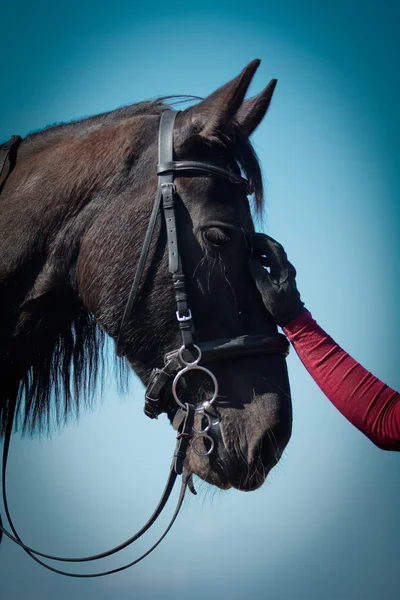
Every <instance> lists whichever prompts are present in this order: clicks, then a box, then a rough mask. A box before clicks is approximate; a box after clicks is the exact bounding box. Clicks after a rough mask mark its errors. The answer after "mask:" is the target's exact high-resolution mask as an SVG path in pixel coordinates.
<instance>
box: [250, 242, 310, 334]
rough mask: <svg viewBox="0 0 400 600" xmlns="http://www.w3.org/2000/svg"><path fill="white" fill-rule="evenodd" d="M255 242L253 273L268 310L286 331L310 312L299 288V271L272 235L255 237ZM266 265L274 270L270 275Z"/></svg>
mask: <svg viewBox="0 0 400 600" xmlns="http://www.w3.org/2000/svg"><path fill="white" fill-rule="evenodd" d="M251 242H252V244H253V250H254V253H253V259H252V260H251V261H250V272H251V274H252V276H253V279H254V281H255V283H256V286H257V288H258V291H259V292H260V294H261V296H262V299H263V302H264V305H265V308H266V309H267V310H268V312H269V313H270V314H271V315H272V316H273V318H274V319H275V321H276V322H277V323H278V325H280V326H281V327H283V326H285V325H287V324H288V323H290V321H293V319H295V318H296V317H298V316H299V315H300V314H301V313H303V312H305V311H306V310H307V309H306V308H305V307H304V303H303V302H302V301H301V298H300V294H299V291H298V289H297V286H296V270H295V268H294V267H293V265H291V264H290V262H289V261H288V259H287V256H286V252H285V251H284V249H283V248H282V246H281V245H280V244H279V243H278V242H276V241H275V240H274V239H272V238H271V237H269V236H268V235H265V234H263V233H254V234H253V235H252V237H251ZM263 264H266V265H267V266H268V267H269V268H270V272H268V271H267V270H266V269H265V268H264V267H263V266H262V265H263Z"/></svg>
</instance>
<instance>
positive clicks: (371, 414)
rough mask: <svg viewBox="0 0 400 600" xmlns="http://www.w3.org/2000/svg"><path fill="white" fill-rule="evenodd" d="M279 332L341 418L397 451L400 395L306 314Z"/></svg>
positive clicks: (379, 444) (386, 446) (375, 442)
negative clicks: (282, 332)
mask: <svg viewBox="0 0 400 600" xmlns="http://www.w3.org/2000/svg"><path fill="white" fill-rule="evenodd" d="M283 330H284V332H285V334H286V335H287V336H288V338H289V340H290V341H291V342H292V344H293V346H294V348H295V350H296V352H297V354H298V355H299V357H300V359H301V361H302V363H303V364H304V366H305V367H306V369H307V371H308V372H309V373H310V375H311V377H312V378H313V379H314V380H315V382H316V383H317V384H318V385H319V387H320V388H321V390H322V391H323V392H324V394H325V395H326V396H327V397H328V398H329V400H330V401H331V402H332V404H333V405H334V406H336V408H337V409H338V410H339V411H340V412H341V413H342V415H344V416H345V417H346V419H348V420H349V421H350V423H352V424H353V425H354V426H355V427H357V429H359V430H360V431H361V432H362V433H364V434H365V435H366V436H367V437H368V438H369V439H370V440H371V441H372V442H374V444H376V445H377V446H378V447H379V448H382V449H383V450H399V451H400V394H399V393H398V392H396V391H395V390H393V389H392V388H390V387H389V386H387V385H385V384H384V383H382V381H380V380H379V379H377V378H376V377H374V375H372V373H370V372H369V371H367V370H366V369H364V367H362V366H361V365H360V364H359V363H358V362H356V361H355V360H354V359H353V358H352V357H351V356H349V354H347V353H346V352H345V351H344V350H342V348H340V346H338V345H337V344H336V342H335V341H334V340H333V339H332V338H331V337H329V336H328V335H327V334H326V333H325V331H324V330H323V329H321V327H320V326H319V325H318V324H317V323H316V321H314V319H313V318H312V316H311V314H310V313H309V312H308V311H307V312H304V313H303V314H301V315H300V316H299V317H297V318H296V319H294V320H293V321H292V322H291V323H289V324H288V325H286V327H284V329H283Z"/></svg>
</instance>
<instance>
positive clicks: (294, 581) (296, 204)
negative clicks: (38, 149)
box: [0, 0, 400, 600]
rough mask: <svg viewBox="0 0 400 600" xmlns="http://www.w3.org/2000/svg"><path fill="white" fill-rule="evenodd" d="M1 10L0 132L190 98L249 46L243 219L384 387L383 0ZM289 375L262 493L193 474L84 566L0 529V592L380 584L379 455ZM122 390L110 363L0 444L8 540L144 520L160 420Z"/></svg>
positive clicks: (395, 13) (391, 509) (396, 572)
mask: <svg viewBox="0 0 400 600" xmlns="http://www.w3.org/2000/svg"><path fill="white" fill-rule="evenodd" d="M6 4H7V6H4V7H2V10H1V42H0V44H1V46H2V48H1V52H2V54H1V57H2V58H1V78H0V79H1V85H2V87H3V91H2V93H1V111H0V138H1V139H4V140H5V139H8V137H9V136H10V135H11V134H14V133H18V134H20V135H22V136H23V135H26V134H27V133H28V132H29V131H32V130H35V129H39V128H42V127H44V126H45V125H48V124H51V123H55V122H59V121H68V120H71V119H74V118H79V117H83V116H87V115H90V114H95V113H98V112H101V111H105V110H111V109H113V108H116V107H118V106H120V105H123V104H130V103H133V102H137V101H140V100H144V99H148V98H152V97H156V96H158V95H166V94H179V93H182V94H185V93H188V94H195V95H200V96H205V95H207V94H209V93H210V92H212V91H213V90H214V89H215V88H216V87H218V86H219V85H221V84H222V83H225V82H226V81H227V80H229V79H230V78H232V77H234V76H236V75H237V74H238V73H239V72H240V71H241V69H242V68H243V67H244V66H245V65H246V64H247V63H248V62H249V61H250V60H252V59H253V58H256V57H257V58H261V59H262V64H261V67H260V68H259V70H258V72H257V75H256V77H255V81H254V83H253V84H252V87H251V90H250V93H251V94H253V93H257V92H258V91H260V90H261V89H262V88H263V87H264V86H265V85H266V83H267V82H268V81H269V79H270V78H271V77H277V78H278V79H279V84H278V87H277V90H276V94H275V96H274V100H273V103H272V106H271V109H270V112H269V114H268V116H267V118H266V119H265V121H264V122H263V124H262V125H261V127H260V128H259V130H258V131H257V132H256V134H255V135H254V144H255V146H256V149H257V152H258V153H259V156H260V159H261V162H262V165H263V168H264V172H265V183H266V190H267V198H268V210H267V218H266V222H265V223H264V224H263V228H264V230H265V231H268V232H269V233H270V234H271V235H273V236H274V237H276V238H277V239H279V240H280V241H281V242H282V243H283V244H284V246H285V247H286V249H287V252H288V255H289V257H290V258H291V260H292V261H293V262H294V264H295V266H296V268H297V270H298V283H299V287H300V290H301V292H302V295H303V298H304V300H305V302H306V304H307V306H308V307H309V308H310V309H311V310H312V312H313V314H314V316H315V317H316V318H317V319H318V321H319V322H320V324H321V325H322V326H323V327H324V328H325V329H326V330H327V331H328V332H329V333H330V334H331V335H332V336H333V337H334V338H335V339H336V340H337V341H338V342H339V343H340V344H341V345H342V346H343V347H344V348H346V350H348V351H349V352H350V353H351V354H352V355H354V356H355V357H356V358H357V359H358V360H359V361H360V362H361V363H362V364H364V366H366V367H367V368H368V369H370V370H371V371H372V372H373V373H374V374H376V375H377V376H378V377H380V378H381V379H383V380H384V381H386V382H387V383H388V384H390V385H392V386H393V387H395V388H396V389H399V388H400V376H399V367H398V365H399V350H398V346H397V344H396V342H397V337H398V335H399V316H398V300H397V299H398V298H399V291H400V290H399V283H398V280H399V257H400V247H399V246H400V243H399V236H398V228H399V224H400V218H399V217H400V215H399V198H400V194H399V192H400V190H399V186H400V175H399V173H398V164H399V139H400V127H399V101H400V94H399V89H400V87H399V77H398V59H399V56H400V43H399V36H398V22H399V13H400V10H399V8H398V6H397V3H396V2H394V1H387V0H386V1H385V2H381V1H380V2H378V0H372V1H365V2H363V4H362V7H361V6H360V3H359V2H357V1H356V0H347V1H346V2H345V1H343V0H336V2H334V3H330V4H326V3H322V2H317V1H315V2H313V1H311V0H304V1H302V2H294V1H286V2H285V1H281V2H280V3H279V7H278V6H277V4H278V3H276V2H272V1H270V0H267V1H265V2H262V3H261V2H260V3H257V2H254V1H252V0H247V1H246V2H242V3H239V4H235V3H233V2H222V1H219V0H216V1H214V2H212V1H209V0H206V1H205V2H203V3H202V4H201V5H198V8H191V7H190V6H189V3H183V2H181V1H177V2H174V3H171V4H167V3H161V2H159V1H158V0H153V2H151V3H150V2H149V3H142V4H140V5H137V4H136V3H135V2H133V1H132V0H130V1H129V2H128V1H124V0H114V1H113V2H107V3H106V2H102V1H101V0H98V1H97V2H84V3H81V2H77V1H76V0H72V1H70V2H68V3H65V2H58V3H56V2H54V1H53V2H46V1H44V0H42V1H36V2H35V3H32V2H24V1H22V2H18V3H17V2H14V3H10V2H7V3H6ZM196 6H197V5H196ZM289 370H290V376H291V385H292V393H293V403H294V431H293V437H292V440H291V441H290V443H289V445H288V448H287V450H286V452H285V454H284V457H283V459H282V461H281V463H280V464H279V466H278V467H276V468H275V469H274V471H273V473H272V474H271V476H270V477H269V479H268V482H267V483H266V484H265V485H264V486H263V487H262V489H260V490H258V491H257V492H252V493H250V494H245V493H240V492H237V491H230V492H219V491H216V492H214V491H213V490H212V489H211V488H209V487H208V486H205V485H203V486H201V485H200V486H199V488H200V495H199V496H198V497H197V498H194V497H190V498H188V499H187V501H186V505H185V509H184V511H183V513H182V515H181V516H180V517H179V519H178V522H177V523H176V525H175V527H174V528H173V530H172V532H171V533H170V534H169V536H168V537H167V539H166V540H165V541H164V542H163V543H162V545H161V546H160V547H159V548H158V549H157V551H156V552H155V553H154V554H152V555H151V556H150V557H149V558H147V559H146V560H145V561H144V562H143V563H141V564H140V565H139V566H137V567H135V568H134V569H131V570H129V571H127V572H124V573H122V574H118V575H114V576H111V577H108V578H105V579H99V580H91V581H80V580H72V579H66V578H62V577H60V576H58V575H54V574H52V573H49V572H46V571H44V570H43V569H42V568H41V567H39V566H38V565H36V564H35V563H34V562H33V561H31V559H30V558H29V557H27V556H26V555H25V554H24V553H23V552H22V551H20V550H19V549H18V548H17V547H15V546H13V545H11V543H10V542H8V541H7V540H5V541H4V542H3V545H2V547H1V549H0V597H1V599H2V600H3V599H4V600H14V599H16V600H19V599H21V600H22V599H23V598H26V597H30V598H34V599H36V598H41V599H43V600H50V599H51V600H53V599H54V598H58V599H60V600H70V599H72V598H77V599H78V600H80V599H82V600H92V599H93V600H94V599H96V600H109V599H113V600H125V599H128V598H129V599H131V598H135V599H142V598H146V599H147V598H149V599H151V600H153V599H154V600H156V599H157V600H158V599H161V598H162V599H169V598H174V599H175V600H180V599H185V600H186V598H188V597H190V598H191V600H197V599H200V598H203V597H205V596H207V597H208V598H211V599H214V598H215V599H218V600H222V599H225V598H227V599H230V600H244V599H245V598H246V599H247V598H252V599H257V600H258V599H264V598H268V599H274V600H291V599H296V600H303V599H304V600H310V599H314V598H315V599H318V600H333V599H338V598H340V599H341V600H353V599H356V598H363V599H365V600H369V599H371V600H372V599H373V600H376V599H381V598H382V599H383V598H384V599H386V600H391V599H395V598H396V599H397V598H399V594H400V592H399V589H400V561H399V542H398V538H399V528H400V519H399V511H398V506H399V495H400V494H399V491H400V463H399V456H398V455H396V454H395V453H387V452H383V451H381V450H378V449H377V448H375V447H374V446H373V445H372V444H371V443H370V442H369V441H368V440H367V439H365V438H364V437H363V436H362V435H361V434H360V433H359V432H358V431H357V430H355V429H354V428H353V427H352V426H351V425H349V424H348V423H347V421H345V419H343V417H341V416H340V415H339V413H338V412H337V411H336V410H335V409H334V408H333V407H332V406H331V405H330V403H329V402H328V400H327V399H326V398H325V397H324V396H323V394H322V393H321V392H320V391H319V389H318V388H317V386H316V385H315V384H314V382H313V381H312V379H311V378H310V376H309V375H308V374H307V373H306V371H305V370H304V368H303V367H302V365H301V364H300V362H299V360H298V358H297V357H296V355H295V353H294V352H292V354H291V356H290V357H289ZM142 402H143V389H142V386H141V385H140V384H139V382H137V381H136V380H135V381H134V382H133V385H132V388H131V392H130V394H129V395H128V396H127V397H126V398H125V399H122V400H121V399H119V398H118V397H117V394H116V391H115V386H114V382H113V377H112V375H110V376H109V378H108V380H107V389H106V392H105V394H104V399H103V401H100V400H99V402H98V403H97V405H96V410H95V411H94V412H93V413H92V414H85V415H83V417H82V419H81V420H80V422H79V424H77V423H70V424H69V426H67V427H66V428H64V429H63V430H62V431H60V432H54V434H53V436H52V439H42V440H39V439H34V440H28V439H24V440H20V438H19V436H16V438H15V439H14V440H13V443H12V448H11V456H10V478H9V494H10V505H11V507H12V510H13V514H14V516H15V521H16V523H17V525H18V527H19V529H20V532H21V534H22V537H23V538H24V539H25V541H26V542H27V543H29V544H31V545H35V546H36V547H39V548H42V549H43V550H45V551H49V552H56V553H58V554H67V555H68V554H69V555H71V554H72V555H84V554H87V553H94V552H99V551H102V550H104V549H106V548H108V547H110V546H111V545H114V544H116V543H118V542H120V541H121V540H122V539H125V538H126V537H128V535H131V533H132V531H136V529H137V528H138V527H139V526H140V525H141V524H142V523H143V522H144V521H145V520H146V519H147V517H148V516H149V513H150V511H151V510H152V507H153V506H154V505H155V503H156V502H157V501H158V498H159V496H160V493H161V490H162V488H163V485H164V480H165V478H166V475H167V471H168V467H169V461H170V457H171V453H172V451H173V446H174V436H173V434H172V431H171V429H170V427H169V426H168V424H167V423H166V422H165V421H164V420H160V421H158V422H157V423H155V422H152V421H150V420H149V419H146V418H145V417H144V416H143V414H142ZM171 508H172V506H171ZM165 522H166V519H164V521H163V523H165ZM161 525H162V523H161V524H160V530H161ZM155 539H156V534H151V535H150V536H149V538H148V539H147V541H146V545H145V546H144V545H142V544H140V543H139V544H138V545H137V546H135V549H134V550H133V549H128V550H126V551H125V552H124V553H123V556H122V557H116V558H115V559H110V560H109V562H108V563H107V565H111V566H117V565H119V564H120V563H121V561H122V559H126V562H128V560H130V559H132V557H133V556H136V555H138V553H139V552H140V550H141V549H144V548H145V547H148V545H149V544H150V543H151V541H152V540H155ZM101 566H103V565H101ZM104 566H106V565H104Z"/></svg>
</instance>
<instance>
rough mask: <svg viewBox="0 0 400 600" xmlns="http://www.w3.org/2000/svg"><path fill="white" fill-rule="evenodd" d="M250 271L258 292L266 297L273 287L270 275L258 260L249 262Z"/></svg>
mask: <svg viewBox="0 0 400 600" xmlns="http://www.w3.org/2000/svg"><path fill="white" fill-rule="evenodd" d="M249 269H250V273H251V276H252V277H253V279H254V282H255V284H256V286H257V289H258V291H259V292H260V294H261V295H262V296H264V295H265V294H266V292H267V291H268V290H269V289H271V286H272V282H271V277H270V274H269V273H268V271H266V270H265V269H264V267H263V266H262V264H261V263H260V262H259V261H258V260H251V261H250V262H249Z"/></svg>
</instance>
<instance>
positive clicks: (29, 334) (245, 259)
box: [0, 61, 292, 490]
mask: <svg viewBox="0 0 400 600" xmlns="http://www.w3.org/2000/svg"><path fill="white" fill-rule="evenodd" d="M258 64H259V61H253V62H251V63H250V64H249V65H248V66H247V67H246V68H245V69H244V70H243V71H242V73H241V74H240V75H239V76H238V77H236V78H235V79H233V80H232V81H230V82H229V83H227V84H226V85H224V86H222V87H221V88H219V89H218V90H216V91H215V92H214V93H212V94H211V95H210V96H208V97H207V98H206V99H205V100H202V101H201V102H199V103H198V104H196V105H195V106H191V107H190V108H188V109H186V110H184V111H182V112H181V113H179V114H178V116H177V118H176V122H175V130H174V152H175V158H176V159H177V160H184V161H188V160H191V161H203V162H204V161H206V162H208V163H212V164H213V165H215V166H220V167H222V168H223V169H227V170H229V171H231V172H232V173H236V174H237V175H240V173H243V174H244V175H245V176H246V178H247V179H248V180H249V182H250V183H251V185H252V187H253V190H254V208H255V211H256V212H257V211H258V212H260V211H261V210H262V206H263V191H262V178H261V172H260V166H259V164H258V161H257V158H256V155H255V153H254V151H253V149H252V146H251V145H250V142H249V136H250V134H251V133H252V132H253V131H254V129H255V128H256V127H257V126H258V125H259V123H260V122H261V120H262V118H263V117H264V115H265V113H266V111H267V109H268V106H269V104H270V101H271V97H272V94H273V91H274V88H275V85H276V80H272V81H271V82H270V83H269V85H268V86H267V87H266V88H265V89H264V90H263V91H262V92H261V93H260V94H259V95H257V96H255V97H253V98H251V99H249V100H246V101H245V100H244V97H245V94H246V91H247V89H248V86H249V84H250V81H251V79H252V77H253V75H254V72H255V70H256V69H257V67H258ZM166 108H167V107H166V105H165V100H162V99H161V100H156V101H149V102H141V103H138V104H134V105H132V106H128V107H124V108H120V109H117V110H114V111H111V112H109V113H104V114H101V115H97V116H94V117H90V118H87V119H84V120H82V121H76V122H71V123H67V124H61V125H57V126H53V127H50V128H47V129H45V130H43V131H40V132H37V133H33V134H31V135H28V136H27V137H26V138H25V139H23V140H22V142H21V144H20V146H19V148H18V154H17V157H14V160H15V166H14V165H12V164H9V165H6V170H7V169H8V176H7V177H6V178H5V179H4V181H3V182H2V184H3V186H2V187H3V189H2V191H1V195H0V298H1V310H0V378H1V382H0V419H1V421H0V427H1V432H2V434H4V433H5V431H6V430H7V425H9V424H10V419H11V416H12V415H14V413H15V414H16V417H17V422H19V423H21V424H22V426H23V428H24V429H25V431H27V432H33V431H35V430H37V429H46V428H48V427H49V426H50V423H51V415H52V414H53V411H54V413H55V415H56V417H57V418H58V419H59V420H63V419H65V418H66V417H67V416H68V414H70V412H71V411H73V412H76V411H77V410H78V408H79V405H80V404H81V403H82V401H87V400H88V399H89V398H90V397H91V396H92V394H93V390H94V387H95V384H96V378H97V375H98V374H99V373H100V371H101V365H102V349H103V342H104V337H105V336H104V334H107V335H109V336H111V338H113V339H114V340H117V338H118V335H119V330H120V326H121V323H122V319H123V314H124V309H125V306H126V302H127V298H128V297H129V292H130V289H131V284H132V280H133V278H134V275H135V268H136V264H137V261H138V258H139V255H140V251H141V247H142V244H143V238H144V234H145V231H146V227H147V223H148V220H149V218H150V212H151V209H152V206H153V200H154V195H155V191H156V187H157V174H156V170H155V165H156V163H157V147H158V128H159V122H160V116H161V113H162V112H163V111H165V110H166ZM13 166H14V168H12V167H13ZM182 175H183V176H180V177H179V178H177V179H176V194H177V198H178V201H177V208H176V210H177V222H178V225H179V227H178V233H179V244H180V248H181V254H182V257H183V262H184V272H185V274H186V280H187V293H188V298H189V303H190V308H191V310H192V313H193V319H194V333H195V339H196V340H197V341H198V342H202V341H204V340H210V339H216V338H228V337H232V336H241V335H243V334H265V335H268V334H273V333H276V326H275V324H274V323H273V321H272V319H271V318H269V316H268V314H267V313H266V312H265V309H264V308H263V305H262V302H261V299H260V297H259V295H258V293H257V290H256V288H255V286H254V284H253V281H252V279H251V277H250V274H249V270H248V263H249V260H250V258H251V244H250V243H249V235H250V234H251V233H252V232H253V231H254V225H253V220H252V217H251V211H250V206H249V202H248V199H247V196H246V193H245V191H244V189H243V188H242V187H240V186H238V185H235V184H234V183H232V182H231V181H229V180H228V179H226V178H220V177H216V176H213V175H208V174H203V175H200V176H196V177H190V176H189V174H185V173H183V174H182ZM166 239H167V235H166V229H165V223H164V220H163V219H162V218H160V216H159V218H158V221H157V224H156V231H155V235H154V236H153V240H152V244H151V246H150V254H149V260H148V261H147V263H146V267H145V270H144V274H143V277H142V280H141V285H140V289H139V295H138V297H137V301H136V303H135V306H134V310H133V312H132V313H131V314H130V316H129V318H128V319H127V320H126V322H125V323H124V327H123V330H122V332H121V337H120V339H119V349H120V351H121V354H122V355H123V356H124V357H123V358H119V359H118V360H120V361H128V363H129V365H130V366H131V367H132V368H133V370H134V371H135V372H136V373H137V375H138V376H139V377H140V379H141V380H142V382H143V383H145V384H146V383H147V382H148V379H149V377H150V374H151V371H152V369H153V368H154V367H158V366H160V365H161V364H162V363H163V356H164V354H165V353H166V352H167V351H169V350H171V349H174V348H179V346H180V342H179V330H178V328H177V323H176V319H175V311H176V307H175V304H174V294H173V289H172V282H171V280H170V277H169V275H168V268H167V263H168V252H167V245H166ZM213 372H214V374H215V376H216V377H217V379H218V382H219V396H218V400H217V402H216V403H215V410H216V411H217V413H218V419H219V423H220V436H219V437H218V436H217V437H216V439H215V449H214V451H213V452H212V453H211V454H210V455H209V456H198V455H197V454H195V453H194V452H189V453H188V455H187V457H186V469H187V470H188V471H189V472H192V473H195V474H197V475H198V476H199V477H201V478H203V479H204V480H206V481H208V482H209V483H211V484H214V485H216V486H218V487H220V488H223V489H227V488H229V487H232V486H233V487H235V488H238V489H241V490H252V489H256V488H257V487H259V486H260V485H261V484H262V483H263V482H264V480H265V478H266V476H267V474H268V472H269V471H270V469H271V468H272V467H273V466H274V465H275V464H276V463H277V462H278V460H279V458H280V456H281V454H282V451H283V449H284V448H285V446H286V444H287V442H288V440H289V438H290V434H291V424H292V414H291V402H290V391H289V383H288V377H287V370H286V364H285V359H284V357H283V356H278V355H275V356H267V355H260V356H251V357H249V356H246V357H240V356H239V357H236V358H230V359H227V360H222V361H219V362H218V363H216V364H215V365H213ZM189 379H190V378H188V382H187V383H186V391H185V393H190V392H191V382H190V381H189ZM193 389H196V390H197V388H193ZM168 393H169V394H170V392H168ZM200 396H201V394H200V395H199V397H195V398H193V392H192V398H191V401H192V402H193V403H195V404H196V403H198V402H200ZM53 404H54V406H53Z"/></svg>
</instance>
